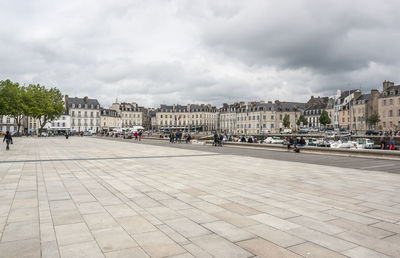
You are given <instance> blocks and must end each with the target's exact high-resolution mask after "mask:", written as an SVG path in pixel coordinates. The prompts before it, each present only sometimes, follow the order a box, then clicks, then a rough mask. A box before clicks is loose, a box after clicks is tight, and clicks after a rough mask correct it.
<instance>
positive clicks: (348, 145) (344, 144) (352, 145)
mask: <svg viewBox="0 0 400 258" xmlns="http://www.w3.org/2000/svg"><path fill="white" fill-rule="evenodd" d="M331 148H344V149H356V148H357V142H353V141H341V140H339V141H336V142H333V143H331Z"/></svg>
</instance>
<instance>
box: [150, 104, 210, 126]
mask: <svg viewBox="0 0 400 258" xmlns="http://www.w3.org/2000/svg"><path fill="white" fill-rule="evenodd" d="M216 111H217V109H216V107H214V106H212V105H210V104H208V105H205V104H201V105H197V104H187V105H186V106H183V105H175V104H174V105H164V104H162V105H160V107H159V108H157V109H156V110H155V112H156V113H155V118H153V122H152V124H153V126H154V127H155V128H156V129H157V130H162V129H181V130H190V131H213V130H215V129H216ZM154 120H155V121H154Z"/></svg>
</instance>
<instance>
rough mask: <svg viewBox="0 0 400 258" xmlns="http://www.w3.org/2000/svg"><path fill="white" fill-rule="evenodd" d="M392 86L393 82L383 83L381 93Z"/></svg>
mask: <svg viewBox="0 0 400 258" xmlns="http://www.w3.org/2000/svg"><path fill="white" fill-rule="evenodd" d="M391 86H394V82H391V81H384V82H383V91H387V90H388V88H389V87H391Z"/></svg>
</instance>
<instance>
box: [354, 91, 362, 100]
mask: <svg viewBox="0 0 400 258" xmlns="http://www.w3.org/2000/svg"><path fill="white" fill-rule="evenodd" d="M360 96H361V91H359V90H357V91H355V92H354V99H355V100H357V99H358V98H359V97H360Z"/></svg>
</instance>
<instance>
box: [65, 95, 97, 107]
mask: <svg viewBox="0 0 400 258" xmlns="http://www.w3.org/2000/svg"><path fill="white" fill-rule="evenodd" d="M72 104H75V108H77V107H78V105H79V104H80V105H81V108H85V104H87V105H88V109H91V105H93V109H97V105H98V106H99V108H100V103H99V101H98V100H97V99H89V98H88V99H87V102H86V101H85V98H77V97H74V98H70V97H69V98H68V107H69V108H71V107H72Z"/></svg>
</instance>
